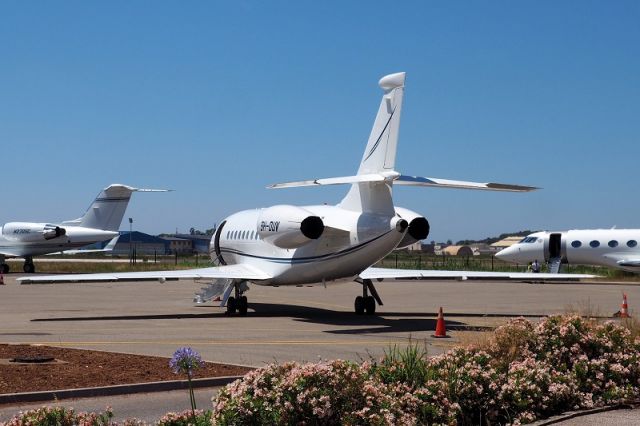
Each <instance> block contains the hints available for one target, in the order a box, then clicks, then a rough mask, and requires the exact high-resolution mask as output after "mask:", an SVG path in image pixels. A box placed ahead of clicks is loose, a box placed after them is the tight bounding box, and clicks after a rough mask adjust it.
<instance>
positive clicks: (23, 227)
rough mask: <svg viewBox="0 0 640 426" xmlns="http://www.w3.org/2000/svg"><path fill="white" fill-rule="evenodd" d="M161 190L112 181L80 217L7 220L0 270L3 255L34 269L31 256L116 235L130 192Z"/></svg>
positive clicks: (0, 241) (0, 236)
mask: <svg viewBox="0 0 640 426" xmlns="http://www.w3.org/2000/svg"><path fill="white" fill-rule="evenodd" d="M136 191H145V192H148V191H154V192H155V191H163V190H148V189H139V188H133V187H130V186H126V185H120V184H113V185H110V186H109V187H107V188H105V189H103V190H102V191H101V192H100V193H99V194H98V196H97V197H96V199H95V200H94V201H93V203H92V204H91V205H90V206H89V208H88V209H87V211H86V213H85V214H84V216H82V217H81V218H78V219H75V220H69V221H65V222H62V223H59V224H55V223H35V222H9V223H5V224H4V225H3V226H2V228H0V269H1V270H2V272H3V273H5V274H6V273H7V272H9V265H7V264H6V263H5V258H8V257H22V258H24V259H25V263H24V267H23V270H24V272H26V273H33V272H35V266H34V264H33V256H39V255H43V254H49V253H57V252H61V251H65V250H69V249H76V248H79V247H84V246H87V245H90V244H94V243H97V242H101V241H106V240H111V239H113V238H115V237H117V236H118V235H119V234H118V228H119V226H120V223H121V222H122V217H123V216H124V213H125V211H126V209H127V205H128V204H129V200H130V199H131V194H132V193H133V192H136Z"/></svg>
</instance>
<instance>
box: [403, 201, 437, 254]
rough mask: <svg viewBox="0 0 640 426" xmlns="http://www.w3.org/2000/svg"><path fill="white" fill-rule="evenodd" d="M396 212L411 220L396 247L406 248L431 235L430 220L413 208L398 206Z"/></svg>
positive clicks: (408, 220)
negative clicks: (412, 209)
mask: <svg viewBox="0 0 640 426" xmlns="http://www.w3.org/2000/svg"><path fill="white" fill-rule="evenodd" d="M396 213H397V214H398V215H399V216H400V217H402V218H403V219H406V221H407V222H409V229H408V230H407V233H406V235H405V236H404V238H403V239H402V241H400V243H399V244H398V246H397V247H396V248H399V249H400V248H405V247H408V246H410V245H411V244H414V243H416V242H418V241H420V240H424V239H425V238H427V237H428V236H429V229H430V227H429V221H428V220H427V219H426V218H425V217H424V216H422V215H420V214H418V213H416V212H413V211H411V210H408V209H405V208H402V207H396Z"/></svg>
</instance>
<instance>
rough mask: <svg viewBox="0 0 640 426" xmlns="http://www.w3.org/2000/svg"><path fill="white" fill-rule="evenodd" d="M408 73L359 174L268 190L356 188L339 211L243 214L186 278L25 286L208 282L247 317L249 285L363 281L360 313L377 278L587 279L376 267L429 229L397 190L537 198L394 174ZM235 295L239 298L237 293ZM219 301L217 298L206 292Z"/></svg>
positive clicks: (385, 108)
mask: <svg viewBox="0 0 640 426" xmlns="http://www.w3.org/2000/svg"><path fill="white" fill-rule="evenodd" d="M404 83H405V73H396V74H391V75H387V76H385V77H383V78H382V79H381V80H380V82H379V84H380V87H381V88H382V89H383V91H384V95H383V96H382V100H381V102H380V106H379V108H378V113H377V116H376V119H375V122H374V124H373V129H372V130H371V134H370V136H369V140H368V142H367V146H366V148H365V151H364V155H363V157H362V161H361V163H360V168H359V169H358V172H357V174H356V175H355V176H345V177H335V178H328V179H314V180H308V181H300V182H289V183H281V184H276V185H272V186H271V188H289V187H298V186H322V185H336V184H349V185H351V188H350V190H349V191H348V193H347V195H346V196H345V197H344V199H343V200H342V201H341V202H340V203H338V204H337V205H336V206H327V205H317V206H302V207H299V206H293V205H275V206H272V207H268V208H262V209H256V210H245V211H241V212H238V213H235V214H233V215H231V216H229V217H227V218H226V219H225V220H224V221H223V222H221V223H220V226H219V227H218V229H217V230H216V232H215V234H214V236H213V238H212V241H211V248H210V252H211V258H212V259H213V261H214V262H215V263H216V264H217V265H218V266H215V267H210V268H202V269H192V270H185V271H158V272H129V273H112V274H88V275H67V276H45V277H34V278H23V279H22V280H23V281H47V282H48V281H102V280H105V281H108V280H135V279H152V278H155V279H159V280H160V281H162V280H165V279H171V278H173V279H176V278H194V279H197V278H205V279H207V278H210V279H215V281H214V282H213V283H212V284H211V288H214V289H217V290H218V291H219V293H218V295H221V296H222V297H221V306H225V304H226V307H227V312H228V313H229V314H233V313H235V312H236V311H237V312H239V313H240V314H246V313H247V298H246V296H245V295H244V292H245V291H246V290H247V289H248V285H247V283H253V284H257V285H267V286H269V285H270V286H283V285H297V284H321V285H322V284H324V285H326V284H327V283H331V282H341V281H342V282H343V281H356V282H358V283H359V284H361V285H362V295H361V296H357V297H356V298H355V303H354V307H355V312H356V313H358V314H363V313H365V312H366V313H367V314H373V313H375V310H376V303H377V304H378V305H382V300H381V298H380V296H379V294H378V292H377V291H376V289H375V287H374V285H373V280H379V281H381V280H383V279H393V278H439V277H441V278H456V277H458V278H463V279H464V278H496V277H501V278H513V279H533V278H535V279H542V278H565V279H566V278H580V277H586V276H585V275H582V276H579V275H554V274H527V273H513V274H509V273H493V272H469V271H427V270H399V269H384V268H375V267H372V265H374V264H375V263H376V262H378V261H379V260H380V259H382V258H384V257H385V256H386V255H387V254H389V253H390V252H391V251H392V250H394V249H397V248H402V247H406V246H408V245H410V244H413V243H415V242H416V241H419V240H422V239H424V238H426V237H427V235H428V234H429V222H428V221H427V219H425V218H424V217H423V216H422V215H420V214H419V213H416V212H413V211H410V210H407V209H404V208H401V207H396V206H394V204H393V199H392V187H393V186H394V185H412V186H430V187H442V188H465V189H480V190H490V191H515V192H522V191H531V190H533V189H535V188H532V187H526V186H518V185H506V184H498V183H475V182H464V181H454V180H446V179H435V178H424V177H412V176H405V175H401V174H400V173H398V172H397V171H395V169H394V167H395V159H396V147H397V143H398V129H399V125H400V113H401V111H402V98H403V95H404ZM232 292H234V294H233V295H231V293H232ZM209 295H212V293H209Z"/></svg>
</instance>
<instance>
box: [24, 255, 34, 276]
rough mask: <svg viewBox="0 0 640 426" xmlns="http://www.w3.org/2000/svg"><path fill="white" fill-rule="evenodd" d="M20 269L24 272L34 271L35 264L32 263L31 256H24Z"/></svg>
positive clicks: (31, 272)
mask: <svg viewBox="0 0 640 426" xmlns="http://www.w3.org/2000/svg"><path fill="white" fill-rule="evenodd" d="M22 270H23V271H24V272H25V274H33V273H34V272H35V271H36V266H35V265H34V264H33V257H31V256H27V257H25V258H24V266H23V267H22Z"/></svg>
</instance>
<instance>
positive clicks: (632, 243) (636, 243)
mask: <svg viewBox="0 0 640 426" xmlns="http://www.w3.org/2000/svg"><path fill="white" fill-rule="evenodd" d="M637 245H638V242H637V241H636V240H629V241H627V247H635V246H637Z"/></svg>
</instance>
